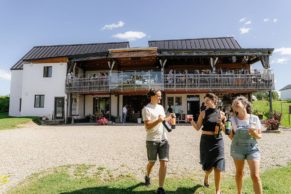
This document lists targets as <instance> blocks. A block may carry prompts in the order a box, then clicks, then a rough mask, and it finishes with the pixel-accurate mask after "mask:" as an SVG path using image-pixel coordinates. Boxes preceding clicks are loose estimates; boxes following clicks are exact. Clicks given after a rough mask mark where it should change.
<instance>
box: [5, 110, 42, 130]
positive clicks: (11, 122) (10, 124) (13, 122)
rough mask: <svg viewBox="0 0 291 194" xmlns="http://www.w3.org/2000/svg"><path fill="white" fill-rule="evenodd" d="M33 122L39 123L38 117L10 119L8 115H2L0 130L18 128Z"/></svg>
mask: <svg viewBox="0 0 291 194" xmlns="http://www.w3.org/2000/svg"><path fill="white" fill-rule="evenodd" d="M30 121H33V122H35V123H39V118H38V117H9V116H8V113H0V130H3V129H13V128H17V127H18V126H19V125H21V124H24V123H28V122H30Z"/></svg>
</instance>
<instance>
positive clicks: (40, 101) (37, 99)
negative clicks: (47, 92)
mask: <svg viewBox="0 0 291 194" xmlns="http://www.w3.org/2000/svg"><path fill="white" fill-rule="evenodd" d="M43 107H44V95H35V96H34V108H43Z"/></svg>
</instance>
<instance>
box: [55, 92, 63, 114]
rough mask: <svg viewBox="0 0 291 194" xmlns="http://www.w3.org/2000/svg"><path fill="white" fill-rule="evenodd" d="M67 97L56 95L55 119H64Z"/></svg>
mask: <svg viewBox="0 0 291 194" xmlns="http://www.w3.org/2000/svg"><path fill="white" fill-rule="evenodd" d="M64 110H65V98H64V97H55V119H64Z"/></svg>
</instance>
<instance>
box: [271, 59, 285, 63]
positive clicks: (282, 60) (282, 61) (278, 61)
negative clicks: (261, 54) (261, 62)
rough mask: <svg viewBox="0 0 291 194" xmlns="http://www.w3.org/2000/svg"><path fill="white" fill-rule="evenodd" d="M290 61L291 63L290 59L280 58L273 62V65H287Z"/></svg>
mask: <svg viewBox="0 0 291 194" xmlns="http://www.w3.org/2000/svg"><path fill="white" fill-rule="evenodd" d="M288 61H289V59H288V58H278V59H275V60H272V61H271V63H276V64H286V63H287V62H288Z"/></svg>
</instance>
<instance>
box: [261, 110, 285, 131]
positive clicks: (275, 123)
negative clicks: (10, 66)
mask: <svg viewBox="0 0 291 194" xmlns="http://www.w3.org/2000/svg"><path fill="white" fill-rule="evenodd" d="M281 118H282V114H281V113H279V112H274V113H273V114H271V116H270V119H267V120H266V121H265V127H266V128H267V131H275V130H278V129H279V126H280V122H281Z"/></svg>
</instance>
